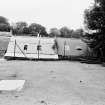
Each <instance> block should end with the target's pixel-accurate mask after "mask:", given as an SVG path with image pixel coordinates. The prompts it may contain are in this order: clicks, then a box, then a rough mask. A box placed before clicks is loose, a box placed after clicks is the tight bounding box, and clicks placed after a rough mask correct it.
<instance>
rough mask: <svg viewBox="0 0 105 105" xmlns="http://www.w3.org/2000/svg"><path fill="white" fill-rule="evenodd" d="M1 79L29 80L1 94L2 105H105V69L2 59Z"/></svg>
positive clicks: (66, 62)
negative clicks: (15, 88)
mask: <svg viewBox="0 0 105 105" xmlns="http://www.w3.org/2000/svg"><path fill="white" fill-rule="evenodd" d="M0 79H1V80H2V79H6V80H7V79H11V80H14V79H16V80H21V79H24V80H26V82H25V85H24V88H23V89H22V91H20V92H16V91H11V92H6V91H0V105H105V67H101V66H100V65H95V64H84V63H79V62H70V61H16V60H15V61H5V60H3V59H1V60H0Z"/></svg>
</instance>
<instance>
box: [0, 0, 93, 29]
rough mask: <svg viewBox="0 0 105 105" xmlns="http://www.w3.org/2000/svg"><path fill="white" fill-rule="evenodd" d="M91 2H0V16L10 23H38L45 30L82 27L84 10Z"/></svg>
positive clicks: (48, 0)
mask: <svg viewBox="0 0 105 105" xmlns="http://www.w3.org/2000/svg"><path fill="white" fill-rule="evenodd" d="M91 4H92V0H0V15H1V16H4V17H6V18H8V19H9V21H10V22H17V21H26V22H28V23H32V22H35V23H39V24H42V25H44V26H45V27H46V28H47V29H50V28H53V27H57V28H60V27H62V26H67V27H69V28H72V29H76V28H80V27H83V13H84V9H86V8H88V7H89V6H90V5H91Z"/></svg>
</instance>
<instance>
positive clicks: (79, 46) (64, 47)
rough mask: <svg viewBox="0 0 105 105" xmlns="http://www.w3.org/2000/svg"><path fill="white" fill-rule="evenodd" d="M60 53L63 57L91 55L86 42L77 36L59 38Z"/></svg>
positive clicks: (57, 40) (57, 41)
mask: <svg viewBox="0 0 105 105" xmlns="http://www.w3.org/2000/svg"><path fill="white" fill-rule="evenodd" d="M56 43H57V46H58V55H59V57H61V58H73V57H75V58H77V57H78V58H80V57H87V56H88V55H89V48H88V46H87V44H86V43H85V42H83V41H82V40H81V39H76V38H57V39H56Z"/></svg>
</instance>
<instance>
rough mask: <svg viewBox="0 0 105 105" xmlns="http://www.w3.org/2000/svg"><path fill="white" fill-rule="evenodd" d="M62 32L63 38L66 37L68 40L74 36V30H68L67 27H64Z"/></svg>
mask: <svg viewBox="0 0 105 105" xmlns="http://www.w3.org/2000/svg"><path fill="white" fill-rule="evenodd" d="M60 32H61V37H66V38H68V37H71V34H72V32H73V30H70V29H69V28H67V27H62V28H61V29H60Z"/></svg>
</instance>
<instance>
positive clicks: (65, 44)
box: [64, 41, 66, 57]
mask: <svg viewBox="0 0 105 105" xmlns="http://www.w3.org/2000/svg"><path fill="white" fill-rule="evenodd" d="M65 45H66V41H64V57H65Z"/></svg>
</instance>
